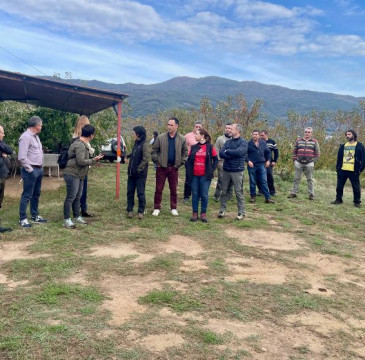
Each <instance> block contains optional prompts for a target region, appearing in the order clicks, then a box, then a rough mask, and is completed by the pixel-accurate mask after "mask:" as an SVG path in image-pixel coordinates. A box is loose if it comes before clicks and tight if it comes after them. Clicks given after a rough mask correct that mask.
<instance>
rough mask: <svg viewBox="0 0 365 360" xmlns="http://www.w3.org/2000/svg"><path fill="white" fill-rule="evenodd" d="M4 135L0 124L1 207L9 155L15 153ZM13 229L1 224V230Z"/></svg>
mask: <svg viewBox="0 0 365 360" xmlns="http://www.w3.org/2000/svg"><path fill="white" fill-rule="evenodd" d="M4 136H5V132H4V128H3V127H2V126H0V208H1V206H2V203H3V200H4V191H5V180H6V177H7V176H8V174H9V167H8V166H9V164H10V162H9V159H8V155H11V154H12V153H13V150H12V148H11V147H10V146H8V145H7V144H5V143H4V142H3V139H4ZM11 230H12V229H11V228H5V227H2V226H0V232H5V231H11Z"/></svg>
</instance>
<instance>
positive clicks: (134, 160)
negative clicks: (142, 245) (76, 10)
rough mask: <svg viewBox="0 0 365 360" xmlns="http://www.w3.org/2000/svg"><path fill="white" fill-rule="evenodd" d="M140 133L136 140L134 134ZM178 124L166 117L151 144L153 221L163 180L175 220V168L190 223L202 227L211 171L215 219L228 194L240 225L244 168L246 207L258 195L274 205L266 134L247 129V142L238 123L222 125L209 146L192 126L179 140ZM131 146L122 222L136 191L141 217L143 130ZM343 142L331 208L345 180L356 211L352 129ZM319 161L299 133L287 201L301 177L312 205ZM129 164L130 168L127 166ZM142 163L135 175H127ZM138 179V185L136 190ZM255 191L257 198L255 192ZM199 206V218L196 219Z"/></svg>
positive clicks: (272, 159) (309, 132) (357, 161)
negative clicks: (215, 177) (215, 178)
mask: <svg viewBox="0 0 365 360" xmlns="http://www.w3.org/2000/svg"><path fill="white" fill-rule="evenodd" d="M137 128H138V131H139V132H141V129H143V136H142V137H141V136H140V135H139V134H138V133H137V132H136V129H137ZM178 128H179V120H178V119H177V118H175V117H172V118H170V119H169V120H168V123H167V132H165V133H163V134H160V135H157V134H156V136H154V139H153V141H151V144H153V145H152V151H151V157H152V161H153V162H154V164H155V169H156V188H155V196H154V210H153V212H152V215H153V216H158V215H159V214H160V212H161V201H162V193H163V189H164V186H165V183H166V179H167V180H168V183H169V187H170V211H171V214H172V215H173V216H178V211H177V198H178V197H177V186H178V172H179V168H180V167H182V166H184V165H185V168H186V171H185V183H184V202H185V203H188V202H189V199H190V196H191V197H192V216H191V221H193V222H195V221H197V220H198V219H199V218H200V220H201V221H202V222H207V221H208V218H207V208H208V198H209V196H208V194H209V188H210V184H211V180H212V178H213V174H214V171H215V169H216V168H217V169H218V182H217V187H216V191H215V194H214V198H215V200H216V201H217V202H218V201H219V202H220V209H219V213H218V218H223V217H224V216H225V213H226V207H227V202H228V200H229V199H230V198H231V197H232V193H233V189H234V191H235V195H236V199H237V217H236V219H237V220H242V219H243V218H244V216H245V214H246V209H245V200H244V196H243V172H244V170H245V166H246V165H247V169H248V174H249V189H250V202H252V203H254V202H256V196H257V195H263V196H264V198H265V203H266V204H274V203H275V201H274V200H273V199H272V198H273V197H275V196H276V189H275V184H274V177H273V168H274V167H275V166H276V163H277V161H278V158H279V150H278V147H277V144H276V142H275V140H273V139H270V138H269V136H268V132H267V131H266V130H261V131H259V130H256V129H255V130H253V131H252V134H251V140H249V141H246V140H245V139H243V138H242V137H241V133H242V127H241V125H240V124H231V123H228V124H226V125H225V132H224V134H223V135H222V136H220V137H218V139H217V141H216V143H215V146H213V145H212V139H211V136H210V135H209V133H208V131H207V130H206V129H204V128H203V127H202V124H201V122H196V123H195V124H194V128H193V130H192V131H191V132H189V133H187V134H186V135H185V136H183V135H181V134H179V133H178ZM134 131H135V136H136V142H135V147H134V148H133V151H132V153H131V155H130V163H129V168H128V206H127V211H128V217H129V218H132V217H133V207H134V192H135V188H137V197H138V199H139V206H138V217H139V218H140V219H142V218H143V214H144V213H145V206H146V205H145V204H146V200H145V196H144V187H145V183H146V177H147V167H148V161H149V159H150V153H149V151H148V148H147V147H146V145H145V140H144V139H145V129H144V128H143V127H140V126H139V127H136V128H134ZM345 134H346V138H347V143H346V144H344V145H341V146H340V149H339V151H338V159H337V166H336V169H337V174H338V175H337V176H338V181H337V188H336V194H337V195H336V200H335V201H333V202H332V204H340V203H342V196H343V188H344V185H345V183H346V180H347V179H348V178H349V179H350V181H351V184H352V187H353V192H354V205H355V206H356V207H360V206H361V189H360V173H361V172H362V171H363V170H364V168H365V149H364V146H363V144H361V143H360V142H358V141H357V134H356V132H355V131H354V130H348V131H346V133H345ZM319 157H320V148H319V144H318V141H317V140H316V139H315V138H314V137H313V129H312V128H311V127H307V128H305V129H304V136H303V137H299V138H298V139H297V140H296V142H295V144H294V149H293V155H292V159H293V162H294V167H295V174H294V183H293V188H292V190H291V192H290V194H289V196H288V197H289V198H295V197H297V193H298V190H299V184H300V181H301V178H302V175H303V173H305V176H306V179H307V188H308V198H309V200H314V164H315V162H316V161H317V160H318V159H319ZM132 164H133V165H132ZM138 164H142V165H143V166H142V165H141V166H140V168H139V170H138V171H137V172H133V171H131V169H136V168H137V167H138V166H139V165H138ZM138 177H143V179H144V180H143V182H142V181H141V180H139V182H140V183H141V184H140V186H139V187H138V186H137V179H138ZM130 183H132V184H135V185H133V186H129V184H130ZM257 188H258V190H259V192H258V194H257V190H256V189H257ZM199 204H200V216H199Z"/></svg>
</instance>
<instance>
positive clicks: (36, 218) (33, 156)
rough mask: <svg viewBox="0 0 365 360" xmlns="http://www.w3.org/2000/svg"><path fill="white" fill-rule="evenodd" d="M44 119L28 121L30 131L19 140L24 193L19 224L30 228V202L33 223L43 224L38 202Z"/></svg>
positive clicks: (36, 118) (32, 118) (41, 170)
mask: <svg viewBox="0 0 365 360" xmlns="http://www.w3.org/2000/svg"><path fill="white" fill-rule="evenodd" d="M42 122H43V121H42V119H41V118H40V117H39V116H32V117H31V118H30V119H29V120H28V129H27V130H26V131H25V132H24V133H23V134H22V135H21V136H20V138H19V154H18V160H19V162H20V164H21V166H22V168H21V176H22V179H23V193H22V196H21V198H20V205H19V218H20V219H19V224H20V226H21V227H24V228H29V227H31V226H32V224H31V223H30V222H29V221H28V218H27V207H28V203H29V202H30V213H31V216H32V218H31V221H32V223H33V224H43V223H45V222H47V220H45V219H43V217H42V216H40V215H39V212H38V201H39V197H40V195H41V188H42V178H43V173H44V171H43V149H42V143H41V141H40V139H39V136H38V134H39V133H40V132H41V131H42Z"/></svg>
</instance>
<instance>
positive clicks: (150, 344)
mask: <svg viewBox="0 0 365 360" xmlns="http://www.w3.org/2000/svg"><path fill="white" fill-rule="evenodd" d="M184 343H185V340H184V338H183V337H182V336H181V335H179V334H175V333H167V334H158V335H148V336H146V337H145V338H144V339H142V340H141V341H140V342H139V344H140V345H142V346H143V347H145V348H147V349H149V350H152V351H156V352H161V351H164V350H166V349H168V348H170V347H181V346H182V345H183V344H184Z"/></svg>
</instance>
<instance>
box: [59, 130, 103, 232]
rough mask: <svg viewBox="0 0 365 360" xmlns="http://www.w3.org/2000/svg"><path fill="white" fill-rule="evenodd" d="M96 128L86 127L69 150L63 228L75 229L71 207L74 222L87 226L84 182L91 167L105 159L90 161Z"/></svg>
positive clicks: (96, 158)
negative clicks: (82, 201)
mask: <svg viewBox="0 0 365 360" xmlns="http://www.w3.org/2000/svg"><path fill="white" fill-rule="evenodd" d="M94 134H95V128H94V126H92V125H89V124H88V125H85V126H84V127H83V128H82V129H81V136H80V138H78V139H76V140H75V141H74V142H73V143H72V144H71V145H70V148H69V149H68V161H67V165H66V168H65V170H64V171H63V178H64V180H65V183H66V192H67V194H66V199H65V203H64V206H63V217H64V222H63V226H64V227H66V228H67V229H72V228H74V227H75V223H74V222H73V221H72V220H71V217H70V215H71V207H72V212H73V216H74V221H75V222H76V223H78V224H82V225H87V223H86V222H85V220H84V219H83V217H82V216H81V215H80V198H81V194H82V189H83V187H84V180H85V177H86V176H87V173H88V171H89V166H91V165H94V164H95V163H96V162H97V161H99V160H100V159H102V158H103V155H98V156H95V157H94V158H92V159H90V151H89V146H88V143H89V142H90V141H91V140H92V139H93V138H94Z"/></svg>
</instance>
